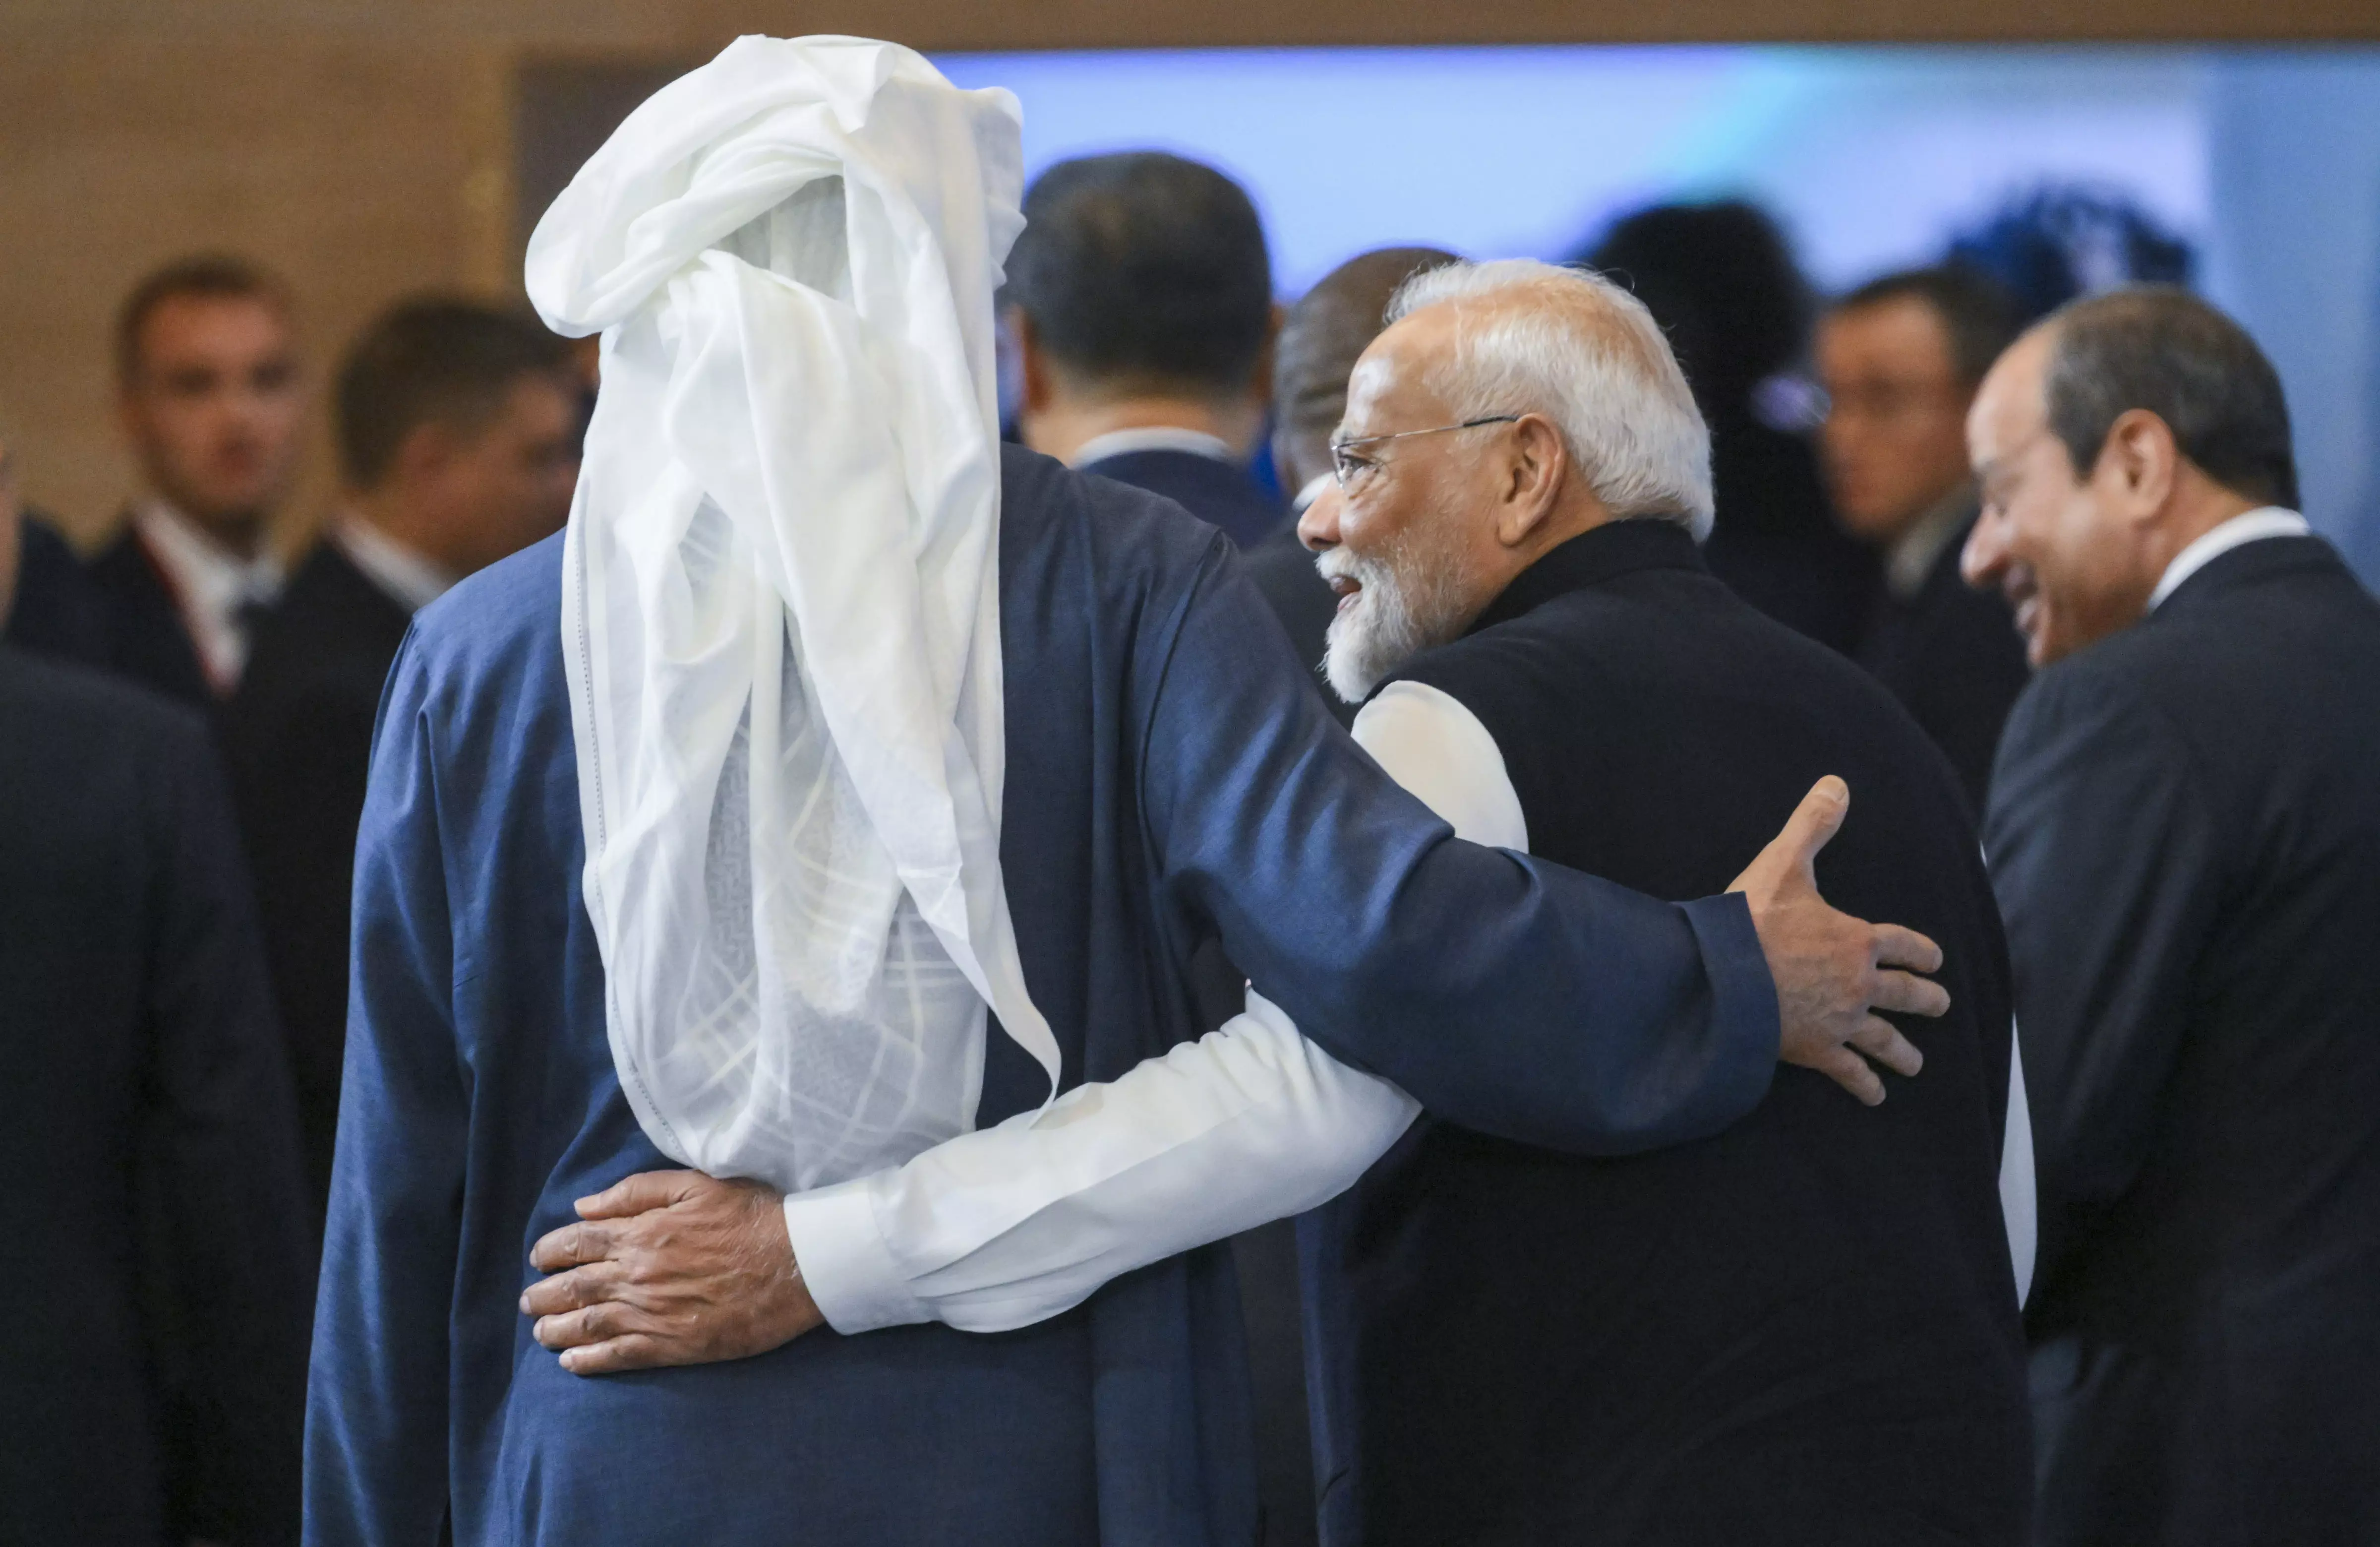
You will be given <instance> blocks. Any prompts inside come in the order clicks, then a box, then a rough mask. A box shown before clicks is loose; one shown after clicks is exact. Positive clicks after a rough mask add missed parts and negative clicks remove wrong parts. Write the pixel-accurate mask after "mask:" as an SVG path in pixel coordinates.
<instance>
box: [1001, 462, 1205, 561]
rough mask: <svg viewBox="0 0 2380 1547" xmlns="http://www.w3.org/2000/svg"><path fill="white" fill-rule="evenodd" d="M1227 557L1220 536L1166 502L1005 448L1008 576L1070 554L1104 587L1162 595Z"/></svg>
mask: <svg viewBox="0 0 2380 1547" xmlns="http://www.w3.org/2000/svg"><path fill="white" fill-rule="evenodd" d="M1229 549H1230V542H1229V540H1228V539H1226V538H1224V537H1223V535H1222V534H1221V533H1220V532H1219V531H1217V530H1215V529H1214V528H1213V527H1211V526H1209V525H1208V524H1207V523H1206V522H1204V521H1201V520H1199V519H1198V518H1196V516H1193V515H1192V514H1191V513H1190V512H1189V511H1188V510H1186V509H1184V507H1183V506H1181V505H1180V504H1179V503H1178V502H1176V501H1174V500H1172V499H1169V498H1167V497H1165V496H1164V495H1162V494H1158V493H1150V492H1149V491H1148V490H1146V489H1142V488H1139V487H1137V486H1135V485H1133V484H1129V483H1123V482H1120V481H1116V480H1114V479H1111V478H1101V477H1099V476H1098V475H1097V474H1095V473H1086V472H1079V471H1076V470H1075V469H1072V468H1069V467H1067V466H1066V465H1065V464H1064V463H1062V462H1059V461H1057V460H1055V459H1053V458H1051V457H1044V456H1042V455H1040V454H1039V453H1038V452H1035V451H1028V450H1026V448H1025V447H1023V446H1020V445H1002V447H1001V507H1000V551H1001V566H1002V571H1003V573H1004V574H1005V575H1008V576H1010V577H1014V575H1015V574H1017V573H1019V572H1021V571H1022V570H1024V569H1026V568H1029V567H1033V566H1035V565H1036V564H1037V562H1038V563H1039V564H1047V563H1049V562H1050V560H1052V559H1053V558H1056V557H1058V556H1060V555H1062V554H1075V555H1076V556H1078V557H1079V558H1081V559H1082V560H1083V561H1085V562H1087V563H1088V564H1090V565H1092V566H1094V569H1095V572H1096V573H1097V575H1098V577H1099V580H1100V581H1101V582H1102V583H1103V584H1112V583H1115V582H1123V583H1124V584H1126V585H1127V586H1130V587H1133V588H1135V589H1141V588H1148V587H1155V588H1158V589H1165V588H1168V587H1171V586H1176V585H1178V586H1187V585H1190V584H1192V583H1194V582H1195V580H1196V577H1197V576H1198V575H1199V574H1201V573H1203V572H1204V571H1205V570H1206V569H1207V568H1208V566H1212V565H1214V564H1216V563H1218V562H1220V560H1221V559H1222V558H1223V557H1224V556H1225V554H1227V552H1228V550H1229Z"/></svg>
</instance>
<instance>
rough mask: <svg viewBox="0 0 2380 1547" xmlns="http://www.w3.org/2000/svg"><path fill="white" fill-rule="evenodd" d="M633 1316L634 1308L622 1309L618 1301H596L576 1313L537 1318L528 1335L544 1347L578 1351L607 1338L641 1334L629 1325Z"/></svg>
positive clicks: (634, 1326) (633, 1325)
mask: <svg viewBox="0 0 2380 1547" xmlns="http://www.w3.org/2000/svg"><path fill="white" fill-rule="evenodd" d="M635 1315H636V1312H635V1310H634V1308H632V1307H629V1306H625V1305H622V1304H621V1303H620V1302H619V1301H617V1300H599V1301H597V1302H596V1303H595V1304H593V1305H589V1306H581V1307H580V1308H579V1309H577V1310H565V1311H562V1312H560V1313H559V1314H557V1315H553V1316H540V1317H539V1318H538V1319H537V1321H536V1322H534V1323H532V1324H531V1325H530V1327H529V1335H530V1336H532V1337H534V1338H536V1339H537V1340H538V1342H539V1344H540V1345H541V1346H544V1347H548V1348H553V1349H563V1348H580V1347H584V1346H587V1345H588V1344H589V1343H601V1342H602V1341H603V1340H604V1339H605V1338H607V1337H619V1336H623V1335H625V1334H628V1333H631V1332H639V1331H642V1330H643V1329H642V1328H641V1327H639V1326H637V1325H635V1324H633V1322H632V1321H631V1318H632V1317H634V1316H635Z"/></svg>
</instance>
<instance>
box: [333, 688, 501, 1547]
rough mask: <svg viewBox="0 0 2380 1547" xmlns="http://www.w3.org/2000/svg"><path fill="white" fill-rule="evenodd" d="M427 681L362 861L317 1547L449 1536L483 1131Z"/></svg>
mask: <svg viewBox="0 0 2380 1547" xmlns="http://www.w3.org/2000/svg"><path fill="white" fill-rule="evenodd" d="M423 675H424V674H423V671H422V668H421V666H420V664H419V661H418V659H416V658H415V657H414V655H413V652H412V650H411V646H410V643H409V642H408V645H407V649H406V650H405V651H404V652H400V653H399V655H398V656H397V661H396V665H395V670H394V672H393V674H392V676H391V677H390V681H389V688H388V696H387V699H386V700H385V701H384V703H383V707H382V712H381V725H380V728H379V731H378V734H377V735H376V737H375V738H374V742H373V747H372V766H371V784H370V794H369V795H368V796H367V798H366V799H365V803H364V816H363V827H362V832H361V834H360V836H359V839H358V847H357V853H356V890H355V929H354V952H353V964H354V980H353V987H352V989H351V991H350V993H349V998H348V1004H349V1016H348V1024H347V1048H346V1073H345V1076H344V1082H343V1085H342V1089H341V1092H340V1102H339V1138H338V1150H337V1154H338V1159H337V1161H336V1163H335V1164H334V1168H333V1171H332V1176H331V1206H330V1222H329V1235H328V1239H327V1241H326V1242H325V1244H324V1248H323V1254H322V1286H321V1289H320V1291H319V1293H318V1296H317V1299H316V1305H315V1311H314V1362H313V1374H312V1379H311V1381H310V1383H309V1387H308V1391H307V1402H306V1540H307V1541H308V1542H309V1543H310V1544H317V1547H332V1544H344V1543H349V1542H354V1543H363V1542H371V1543H375V1544H379V1543H404V1542H415V1543H420V1544H422V1547H430V1544H431V1543H434V1542H436V1541H438V1540H439V1532H440V1528H441V1525H442V1523H443V1520H444V1518H445V1515H446V1500H447V1478H446V1450H447V1433H446V1414H447V1390H446V1366H447V1308H448V1306H449V1304H450V1303H451V1302H452V1300H453V1298H454V1286H455V1257H456V1249H457V1243H458V1240H459V1231H460V1220H461V1206H462V1189H463V1156H464V1146H465V1140H466V1136H467V1129H468V1114H467V1111H466V1107H465V1102H464V1092H463V1087H462V1077H461V1074H460V1067H459V1063H458V1056H457V1053H456V1049H455V1027H454V1018H453V1017H454V955H453V952H454V935H453V932H452V928H451V925H450V922H449V919H448V913H447V897H446V887H445V871H444V863H443V855H442V852H441V846H440V841H439V831H438V814H437V798H436V789H435V782H434V769H433V764H432V759H431V747H430V738H429V729H428V722H427V716H426V713H425V704H424V698H425V684H424V681H423Z"/></svg>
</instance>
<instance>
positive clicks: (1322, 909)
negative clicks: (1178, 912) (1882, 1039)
mask: <svg viewBox="0 0 2380 1547" xmlns="http://www.w3.org/2000/svg"><path fill="white" fill-rule="evenodd" d="M1155 621H1156V623H1157V624H1158V626H1160V627H1170V628H1171V630H1172V631H1171V636H1170V640H1169V644H1168V648H1166V649H1163V650H1161V651H1159V652H1151V655H1150V658H1149V660H1148V661H1147V664H1145V665H1144V666H1143V667H1142V668H1141V671H1140V674H1139V679H1138V680H1136V681H1135V685H1134V686H1135V694H1136V695H1137V696H1139V697H1140V700H1141V702H1142V704H1143V706H1145V715H1146V718H1145V720H1144V722H1143V723H1144V724H1146V725H1147V739H1146V742H1145V744H1144V750H1143V760H1144V761H1143V764H1142V774H1143V786H1144V787H1143V791H1142V795H1143V799H1144V801H1145V802H1146V810H1147V820H1148V822H1149V823H1150V827H1151V834H1152V842H1153V843H1154V844H1155V846H1156V847H1157V850H1158V853H1159V856H1160V862H1161V864H1162V866H1163V869H1164V873H1165V876H1166V878H1167V882H1168V883H1169V884H1170V885H1172V886H1173V887H1175V888H1176V889H1177V891H1178V894H1179V895H1182V896H1183V898H1184V900H1185V902H1187V903H1188V904H1190V905H1191V906H1193V907H1198V908H1201V909H1203V910H1204V911H1205V912H1206V914H1207V915H1208V917H1210V918H1211V919H1212V920H1214V921H1215V923H1216V926H1217V927H1218V929H1219V930H1220V932H1221V934H1222V936H1223V942H1224V944H1225V946H1226V947H1227V948H1228V950H1229V951H1230V953H1231V956H1232V959H1233V961H1234V962H1236V963H1237V964H1238V965H1239V966H1240V967H1241V968H1243V969H1244V970H1245V971H1246V973H1247V974H1248V976H1249V978H1250V980H1251V981H1253V982H1254V983H1255V985H1256V986H1257V990H1258V991H1259V992H1261V993H1264V994H1265V995H1266V996H1267V997H1268V998H1270V999H1272V1000H1273V1001H1274V1002H1275V1003H1277V1004H1279V1005H1281V1007H1282V1008H1283V1009H1285V1010H1287V1011H1288V1012H1289V1013H1290V1014H1291V1016H1292V1017H1294V1018H1295V1019H1296V1021H1297V1023H1298V1026H1299V1027H1300V1029H1303V1030H1304V1031H1305V1034H1306V1035H1307V1036H1309V1037H1311V1038H1312V1039H1313V1040H1314V1041H1316V1042H1318V1043H1319V1044H1320V1045H1321V1046H1322V1047H1324V1048H1326V1049H1328V1050H1329V1051H1330V1054H1332V1055H1333V1056H1335V1057H1337V1058H1339V1059H1341V1060H1342V1061H1344V1062H1346V1063H1349V1064H1353V1065H1354V1066H1358V1067H1361V1068H1364V1069H1367V1070H1370V1071H1371V1072H1373V1073H1375V1074H1378V1075H1380V1076H1382V1077H1383V1078H1388V1079H1390V1080H1393V1081H1394V1082H1396V1083H1397V1084H1398V1085H1400V1086H1402V1087H1403V1089H1404V1090H1406V1091H1407V1092H1409V1093H1410V1094H1411V1095H1412V1096H1413V1097H1414V1098H1415V1100H1417V1101H1419V1102H1421V1103H1422V1104H1423V1105H1424V1106H1425V1107H1427V1108H1428V1109H1429V1111H1430V1112H1432V1113H1433V1114H1435V1115H1437V1116H1439V1117H1440V1118H1442V1119H1444V1120H1446V1121H1448V1122H1451V1123H1456V1124H1459V1125H1461V1126H1463V1127H1468V1128H1473V1129H1475V1130H1477V1131H1479V1132H1482V1133H1487V1134H1491V1135H1494V1136H1496V1137H1499V1138H1502V1139H1515V1140H1519V1141H1522V1142H1524V1143H1531V1144H1539V1145H1545V1146H1548V1147H1550V1148H1554V1149H1559V1150H1565V1151H1573V1152H1576V1153H1582V1154H1619V1153H1627V1152H1631V1151H1639V1150H1645V1149H1651V1148H1656V1147H1658V1146H1661V1145H1665V1144H1673V1143H1677V1142H1680V1141H1682V1140H1685V1139H1695V1138H1699V1137H1702V1136H1704V1135H1706V1134H1710V1133H1714V1132H1717V1131H1718V1129H1720V1128H1722V1127H1726V1126H1727V1125H1728V1124H1730V1123H1731V1122H1733V1121H1734V1120H1735V1119H1737V1118H1739V1117H1741V1116H1743V1115H1744V1114H1745V1113H1747V1112H1749V1111H1750V1110H1751V1109H1752V1108H1753V1107H1754V1106H1755V1105H1756V1104H1757V1103H1758V1102H1759V1101H1760V1099H1761V1097H1762V1096H1763V1095H1764V1094H1765V1093H1766V1092H1767V1089H1768V1084H1769V1080H1770V1078H1771V1076H1772V1074H1773V1072H1774V1070H1775V1068H1776V1063H1777V1048H1778V1041H1779V1026H1778V1011H1777V995H1776V990H1775V987H1774V985H1773V984H1772V982H1771V981H1770V979H1769V976H1768V968H1767V962H1766V960H1765V959H1764V958H1763V956H1761V952H1760V944H1759V940H1758V938H1757V937H1756V936H1755V933H1754V932H1753V928H1752V919H1751V914H1750V912H1749V910H1748V909H1747V908H1746V907H1745V906H1744V903H1743V899H1742V898H1741V897H1735V896H1729V897H1718V898H1706V899H1704V900H1702V901H1698V902H1694V903H1687V904H1682V905H1681V904H1671V903H1664V902H1658V901H1655V900H1654V899H1652V898H1650V897H1646V896H1643V895H1639V894H1637V893H1634V892H1631V891H1628V890H1626V889H1624V888H1622V887H1619V886H1614V885H1612V884H1610V883H1607V882H1602V881H1598V880H1597V879H1595V878H1594V877H1592V876H1587V875H1582V874H1580V873H1578V872H1576V871H1567V870H1564V869H1562V868H1561V867H1560V866H1558V865H1553V864H1548V863H1545V862H1542V861H1538V860H1535V859H1529V858H1527V857H1526V856H1520V855H1514V854H1512V853H1509V852H1506V851H1504V850H1500V849H1489V848H1483V847H1476V846H1475V845H1472V844H1467V843H1463V842H1462V841H1460V840H1458V839H1457V838H1456V837H1455V836H1454V834H1453V830H1452V829H1451V827H1449V826H1448V825H1447V824H1446V823H1445V822H1441V821H1439V819H1438V818H1437V817H1436V816H1435V815H1433V814H1432V813H1431V812H1430V811H1429V810H1428V809H1427V807H1425V806H1424V805H1423V804H1422V803H1421V802H1420V801H1419V800H1417V799H1415V798H1413V797H1412V796H1410V795H1408V794H1406V793H1405V792H1404V791H1403V790H1402V789H1400V788H1398V787H1397V786H1396V785H1395V783H1394V782H1393V781H1391V780H1390V778H1389V777H1388V775H1387V774H1383V773H1382V772H1381V771H1380V769H1379V768H1378V765H1377V764H1375V763H1374V762H1373V761H1371V759H1370V758H1369V757H1367V756H1366V754H1365V753H1364V751H1363V750H1362V749H1360V748H1358V747H1357V746H1356V745H1355V743H1354V741H1353V740H1352V739H1351V738H1350V737H1348V736H1347V734H1346V732H1344V731H1343V730H1342V729H1340V727H1339V726H1338V725H1336V724H1335V723H1333V722H1332V720H1331V718H1330V714H1329V713H1327V711H1326V710H1325V709H1324V707H1323V705H1322V703H1321V702H1320V700H1319V699H1318V697H1317V695H1316V694H1315V693H1314V692H1313V691H1312V690H1311V689H1310V688H1308V687H1307V686H1306V685H1305V683H1304V682H1303V681H1301V680H1300V677H1299V668H1298V666H1297V664H1296V663H1295V662H1293V660H1291V659H1290V657H1289V653H1288V652H1287V650H1286V647H1285V645H1284V643H1283V640H1282V639H1281V631H1280V628H1279V627H1277V626H1276V625H1275V623H1274V622H1273V619H1272V617H1271V616H1270V615H1269V613H1268V612H1267V611H1266V608H1265V604H1264V602H1263V600H1262V599H1261V598H1260V597H1259V596H1258V595H1257V591H1256V589H1255V588H1254V586H1252V585H1251V584H1250V583H1249V582H1248V581H1247V580H1246V579H1245V577H1244V576H1243V574H1242V572H1241V569H1240V566H1239V565H1238V563H1237V562H1236V560H1235V559H1233V557H1232V555H1231V554H1229V553H1228V552H1227V551H1226V550H1225V549H1224V547H1223V545H1222V544H1220V543H1217V544H1216V545H1215V547H1214V548H1213V549H1212V550H1210V552H1209V554H1208V560H1207V563H1206V564H1205V566H1203V567H1202V571H1201V574H1200V578H1199V581H1198V584H1197V585H1196V587H1194V588H1193V589H1192V590H1191V591H1190V592H1189V593H1188V594H1187V595H1185V596H1184V597H1183V598H1182V599H1181V600H1180V602H1179V603H1178V604H1177V605H1176V607H1175V608H1174V609H1173V612H1172V616H1171V617H1169V618H1164V619H1160V620H1155Z"/></svg>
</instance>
